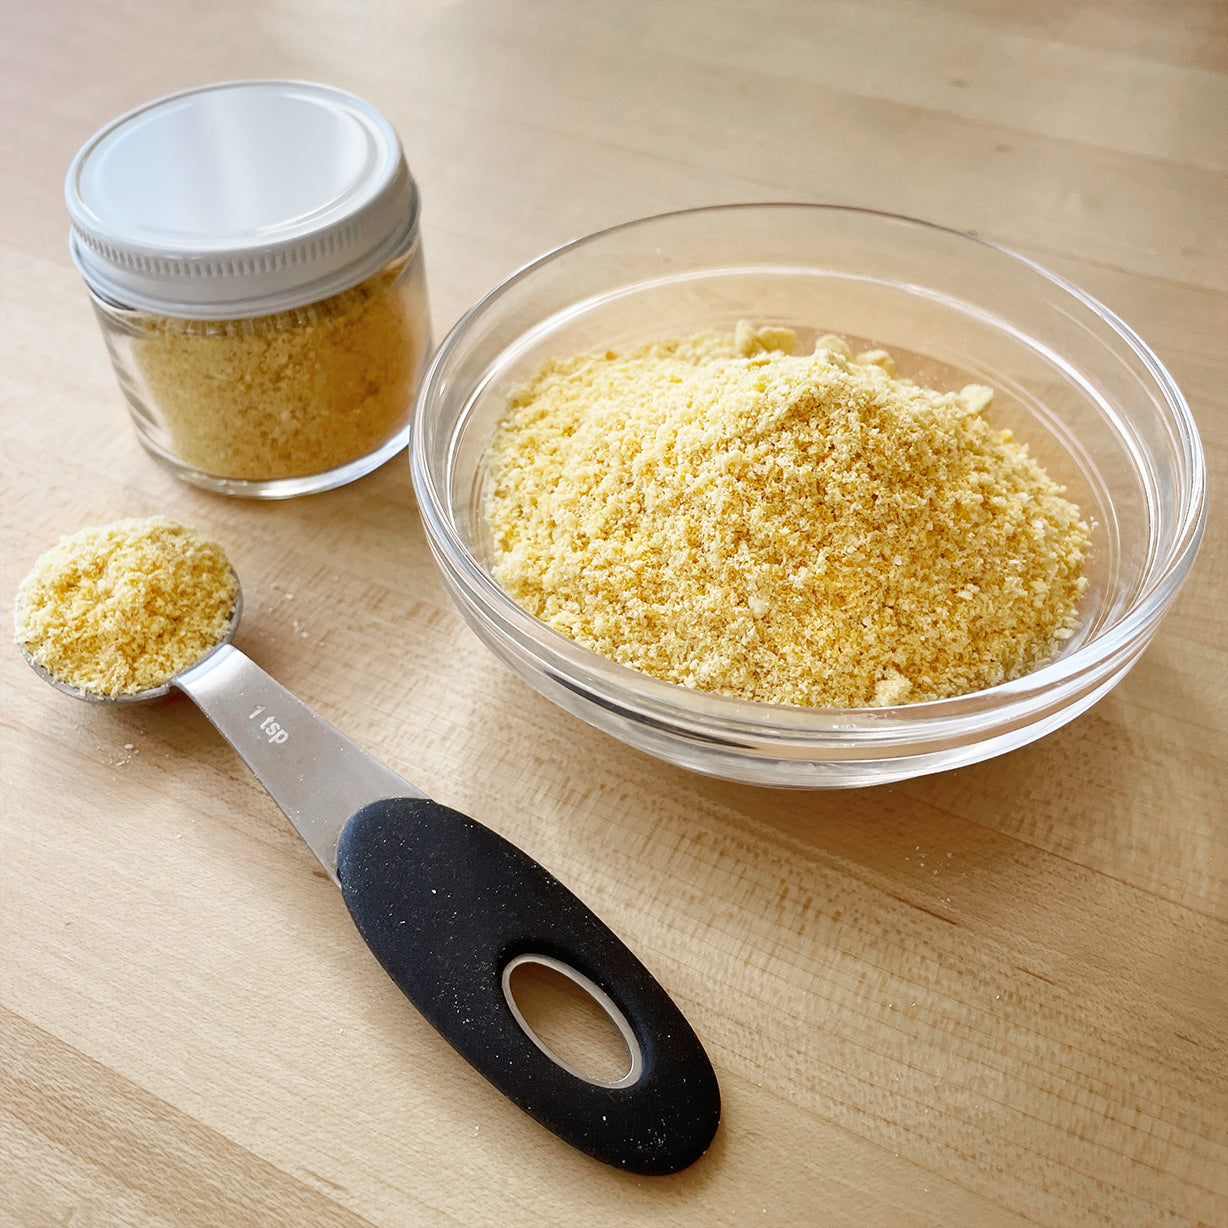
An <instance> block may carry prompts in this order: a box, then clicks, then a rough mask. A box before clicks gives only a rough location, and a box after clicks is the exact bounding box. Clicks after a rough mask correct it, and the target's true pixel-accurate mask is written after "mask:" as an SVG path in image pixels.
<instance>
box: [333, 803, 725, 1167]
mask: <svg viewBox="0 0 1228 1228" xmlns="http://www.w3.org/2000/svg"><path fill="white" fill-rule="evenodd" d="M337 871H338V877H339V879H340V882H341V891H342V894H343V895H344V897H345V902H346V904H347V905H348V907H349V910H350V914H351V915H352V916H353V918H354V922H355V924H356V925H357V926H358V930H359V932H360V933H361V934H362V936H363V938H364V939H365V940H366V942H367V945H368V946H369V947H370V948H371V950H372V951H373V952H374V953H375V956H376V958H377V959H378V960H379V961H380V963H381V964H382V965H383V966H384V969H385V971H386V972H387V973H388V975H389V976H390V977H391V978H392V980H393V981H394V982H395V983H396V985H397V986H398V987H399V988H400V989H401V991H402V992H403V993H404V994H405V996H406V997H407V998H409V1000H410V1001H411V1002H412V1003H413V1004H414V1005H415V1006H416V1007H417V1008H418V1010H419V1011H421V1012H422V1014H423V1015H424V1016H425V1017H426V1018H427V1020H429V1021H430V1023H431V1024H432V1025H433V1026H434V1027H435V1028H436V1029H437V1030H438V1031H439V1032H440V1034H441V1035H443V1036H444V1038H445V1039H447V1040H448V1041H449V1042H450V1043H451V1044H452V1046H453V1047H454V1048H455V1049H456V1050H457V1051H458V1052H459V1053H460V1054H461V1056H462V1057H464V1058H465V1059H466V1060H467V1061H468V1062H469V1063H470V1064H471V1065H473V1066H474V1067H475V1069H477V1070H478V1071H479V1072H480V1073H481V1074H483V1075H485V1077H486V1078H487V1079H489V1080H490V1082H491V1083H493V1084H494V1085H495V1086H496V1087H497V1088H498V1089H499V1090H500V1091H501V1092H503V1093H504V1095H506V1096H507V1097H509V1098H510V1099H511V1100H512V1101H513V1102H514V1103H515V1104H518V1105H519V1106H520V1107H521V1108H522V1109H524V1110H525V1112H527V1113H529V1114H530V1115H531V1116H532V1117H534V1118H536V1119H537V1120H538V1121H539V1122H541V1124H542V1125H544V1126H546V1127H547V1128H548V1129H550V1130H553V1131H554V1133H555V1134H557V1135H558V1136H559V1137H560V1138H562V1139H565V1140H566V1141H567V1142H568V1143H571V1144H572V1145H573V1146H575V1147H578V1148H579V1149H580V1150H581V1151H584V1152H587V1153H588V1154H589V1155H591V1156H595V1157H596V1158H597V1159H599V1160H603V1161H605V1162H606V1163H607V1164H613V1165H615V1166H617V1167H619V1168H624V1169H628V1170H630V1171H632V1172H636V1173H644V1174H663V1173H672V1172H677V1171H678V1170H679V1169H682V1168H685V1167H686V1166H687V1165H688V1164H691V1163H692V1162H693V1161H695V1160H697V1159H698V1158H699V1157H700V1156H701V1155H702V1154H703V1152H704V1151H705V1150H706V1148H707V1147H708V1144H709V1143H710V1142H711V1141H712V1137H713V1135H714V1133H715V1132H716V1127H717V1123H718V1121H719V1119H720V1091H719V1089H718V1087H717V1082H716V1076H715V1074H714V1073H713V1070H712V1066H711V1063H710V1062H709V1061H708V1058H707V1055H706V1054H705V1053H704V1050H703V1046H702V1045H701V1044H700V1042H699V1039H698V1038H697V1037H696V1035H695V1033H694V1032H693V1031H692V1029H691V1026H690V1024H688V1023H687V1021H686V1019H685V1018H684V1017H683V1015H682V1012H681V1011H680V1010H679V1009H678V1007H677V1006H676V1005H675V1004H674V1002H673V1001H672V999H671V998H670V997H669V995H668V994H667V993H666V992H665V990H664V989H662V988H661V986H660V985H659V984H658V983H657V981H656V980H654V979H653V977H652V975H651V974H650V973H649V972H648V970H647V969H646V968H645V967H644V965H643V964H641V963H640V961H639V960H638V959H636V957H635V956H634V955H633V954H632V953H631V952H630V951H629V950H628V949H627V947H626V946H625V945H624V944H623V942H622V941H621V940H620V939H619V938H618V937H617V936H616V935H615V934H614V933H613V932H612V931H611V930H610V929H609V927H608V926H606V925H605V924H604V923H603V922H602V921H601V920H599V919H598V918H597V917H596V916H595V915H594V914H593V913H592V912H591V911H590V910H589V909H588V908H587V907H586V906H585V905H584V904H582V903H581V902H580V900H578V899H577V898H576V897H575V896H574V895H573V894H572V893H571V892H570V891H569V890H568V889H567V888H566V887H564V886H563V884H562V883H560V882H559V880H558V879H557V878H555V877H554V876H553V875H551V874H550V873H548V872H547V871H546V870H545V869H543V868H542V866H540V865H539V864H538V863H537V862H536V861H534V860H533V859H532V858H531V857H529V856H528V855H526V854H525V853H523V852H522V851H521V850H520V849H518V848H516V846H515V845H512V844H509V843H508V841H506V840H505V839H503V837H502V836H500V835H498V834H497V833H495V832H493V831H491V830H490V829H488V828H486V827H483V826H482V825H481V824H480V823H476V822H474V820H473V819H470V818H467V817H466V816H465V815H463V814H459V813H458V812H457V811H455V810H450V809H448V808H447V807H446V806H441V805H439V804H438V803H436V802H433V801H430V800H426V799H417V798H388V799H386V800H383V801H378V802H373V803H371V804H370V805H368V806H364V807H363V808H362V809H361V810H359V811H358V813H357V814H355V815H354V817H353V818H352V819H350V821H349V822H348V823H347V824H346V826H345V828H344V829H343V830H342V833H341V841H340V844H339V846H338V850H337ZM526 954H529V955H539V956H540V955H544V956H547V957H548V958H550V959H553V960H557V961H559V962H560V963H562V964H564V965H566V966H568V967H570V968H572V969H574V970H575V971H576V972H579V973H580V974H581V975H582V976H583V977H585V978H586V979H587V980H589V981H590V982H592V983H593V984H595V985H596V986H597V987H598V988H599V989H601V990H602V991H604V993H605V994H606V995H608V997H609V999H611V1000H612V1002H613V1004H614V1005H615V1007H616V1008H617V1009H618V1011H619V1012H621V1014H622V1016H623V1017H624V1019H625V1020H626V1022H627V1024H629V1025H630V1029H631V1031H632V1033H633V1035H634V1040H635V1042H636V1045H637V1046H638V1050H639V1056H641V1057H642V1062H641V1063H640V1069H639V1070H638V1077H636V1078H635V1080H634V1081H633V1082H630V1083H627V1084H624V1085H621V1086H619V1085H613V1084H608V1083H597V1082H594V1081H590V1080H587V1079H584V1078H582V1077H580V1076H578V1075H576V1074H573V1073H572V1072H571V1071H569V1070H567V1069H565V1068H564V1067H562V1066H560V1065H559V1064H558V1063H557V1062H555V1061H554V1060H552V1059H551V1058H550V1057H548V1056H547V1055H546V1053H545V1052H543V1050H542V1049H541V1048H539V1046H538V1045H537V1044H536V1043H535V1042H534V1041H533V1040H532V1039H531V1037H530V1035H529V1034H528V1033H527V1032H526V1031H525V1029H524V1027H522V1026H521V1023H520V1021H519V1020H518V1019H517V1018H516V1016H515V1014H514V1013H513V1010H512V1007H511V1004H510V1002H509V998H508V994H507V993H506V992H505V989H504V984H503V971H504V969H505V968H506V967H507V966H508V964H509V962H510V961H512V960H513V959H515V958H516V957H517V956H520V955H526Z"/></svg>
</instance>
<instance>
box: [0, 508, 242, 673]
mask: <svg viewBox="0 0 1228 1228" xmlns="http://www.w3.org/2000/svg"><path fill="white" fill-rule="evenodd" d="M237 594H238V581H237V580H236V578H235V574H234V571H233V570H232V569H231V566H230V564H229V562H228V561H227V559H226V555H225V554H224V553H223V551H222V548H221V547H220V546H219V545H218V544H217V543H216V542H214V541H211V540H210V539H209V538H207V537H203V536H201V534H199V533H196V532H195V531H193V530H192V529H188V528H185V527H184V526H183V525H181V524H177V523H176V522H175V521H173V520H169V519H167V518H166V517H165V516H150V517H147V518H145V519H132V520H119V521H116V522H115V523H113V524H109V525H104V526H102V527H101V528H89V529H82V530H81V531H80V532H78V533H74V534H72V535H71V536H68V537H63V538H61V539H60V541H59V544H58V545H56V546H55V547H54V548H52V549H51V550H49V551H47V553H46V554H44V555H43V556H42V557H41V558H40V559H39V560H38V561H37V562H36V563H35V565H34V569H33V570H32V571H31V573H30V574H29V575H28V576H27V577H26V578H25V580H24V581H22V584H21V586H20V587H19V589H18V590H17V599H16V602H15V604H14V610H13V616H14V624H15V631H16V638H17V642H18V643H19V644H20V645H21V646H22V647H23V648H24V649H25V650H26V652H28V653H29V654H30V656H31V657H32V658H33V659H34V661H35V662H37V663H38V664H39V665H41V666H42V667H43V668H44V669H45V670H46V671H47V672H48V673H49V674H51V675H52V676H53V677H54V678H57V679H58V680H59V681H61V682H63V683H66V684H67V685H68V686H71V687H74V688H76V689H77V690H79V691H85V692H87V693H89V694H93V695H130V694H134V693H136V692H138V691H145V690H149V689H151V688H154V687H158V686H162V685H163V684H164V683H165V682H166V681H167V680H168V679H169V678H170V677H172V676H173V675H174V674H177V673H179V672H180V671H182V670H184V669H187V667H188V666H189V665H192V664H193V663H194V662H196V661H197V660H199V659H200V658H201V657H202V656H203V655H204V654H205V653H206V652H207V651H208V650H209V649H210V648H212V647H214V646H215V645H216V644H218V643H219V642H220V641H221V639H222V637H223V635H224V634H225V632H226V630H227V627H228V624H229V621H230V618H231V615H232V613H233V611H234V605H235V599H236V596H237Z"/></svg>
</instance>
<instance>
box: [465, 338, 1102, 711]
mask: <svg viewBox="0 0 1228 1228" xmlns="http://www.w3.org/2000/svg"><path fill="white" fill-rule="evenodd" d="M794 347H795V337H794V335H793V334H792V333H790V332H788V331H787V330H783V329H770V330H768V329H764V330H758V331H756V330H754V329H752V328H750V327H749V326H746V325H740V326H739V328H738V330H737V333H736V334H735V335H732V336H731V335H728V334H724V335H721V334H702V335H699V336H693V337H688V338H682V339H673V340H663V341H660V342H657V343H654V344H649V345H645V346H642V347H639V348H636V349H633V350H630V351H628V352H625V353H621V354H620V353H614V352H607V353H604V354H596V355H581V356H576V357H571V358H564V359H555V360H551V361H548V362H546V363H545V364H544V365H543V366H542V367H541V368H540V369H539V370H538V372H537V373H536V375H535V376H534V377H533V378H532V379H531V380H530V382H529V383H528V384H527V385H526V386H525V387H523V388H521V389H519V390H518V391H516V392H515V394H514V395H513V396H512V398H511V402H510V406H509V410H508V413H507V415H506V416H505V418H504V420H503V421H502V422H501V424H500V426H499V428H498V430H497V433H496V436H495V439H494V441H493V444H492V447H491V450H490V454H489V457H488V475H487V485H486V489H485V499H486V511H487V515H488V519H489V523H490V527H491V530H492V536H493V541H494V547H495V558H494V563H493V572H494V575H495V578H496V579H497V580H498V581H499V582H500V584H502V585H503V587H504V588H505V589H506V590H507V591H508V592H509V593H510V594H511V596H512V597H513V598H515V600H516V601H517V602H519V603H520V604H521V605H522V606H523V607H524V608H525V609H526V610H528V611H529V612H530V613H531V614H533V615H535V616H537V617H538V618H541V619H543V620H544V621H545V622H546V623H548V624H549V625H550V626H552V627H554V628H555V629H556V630H558V631H560V632H562V633H563V634H564V635H567V636H569V637H570V638H572V639H574V640H576V641H577V642H579V643H581V644H584V645H586V646H588V647H589V648H592V649H593V650H595V651H596V652H598V653H601V654H602V655H604V656H606V657H608V658H610V659H612V660H614V661H618V662H621V663H623V664H625V665H629V666H632V667H634V668H635V669H638V670H641V671H643V672H644V673H647V674H650V675H652V676H654V677H656V678H661V679H664V680H665V681H668V682H674V683H679V684H681V685H683V686H687V687H693V688H697V689H700V690H706V691H718V692H722V693H725V694H729V695H733V696H737V697H739V698H743V699H749V700H756V701H762V702H767V703H779V704H794V705H803V706H811V707H838V708H856V707H882V706H891V705H896V704H901V703H910V702H917V701H923V700H932V699H941V698H945V697H949V696H953V695H960V694H965V693H968V692H971V691H976V690H980V689H982V688H984V687H989V686H993V685H995V684H997V683H1000V682H1004V681H1006V680H1008V679H1011V678H1016V677H1019V676H1020V675H1022V674H1025V673H1027V672H1029V671H1031V670H1033V669H1035V668H1036V667H1037V666H1038V665H1040V664H1042V663H1043V662H1044V661H1046V660H1047V659H1048V658H1049V657H1051V656H1052V655H1053V653H1054V652H1055V651H1056V650H1057V649H1058V647H1059V646H1060V645H1061V643H1062V642H1063V640H1065V639H1067V638H1069V636H1070V635H1071V633H1072V631H1073V629H1074V628H1075V627H1076V626H1077V615H1078V604H1079V600H1080V598H1081V596H1082V595H1083V593H1084V591H1085V589H1086V579H1085V578H1084V574H1083V564H1084V560H1085V557H1086V555H1087V552H1088V548H1089V535H1088V530H1087V526H1086V525H1085V524H1084V523H1083V521H1082V519H1081V517H1080V513H1079V509H1078V508H1077V507H1076V506H1075V505H1074V504H1073V503H1071V502H1070V501H1068V500H1067V499H1066V498H1065V497H1064V494H1063V491H1062V489H1061V488H1060V487H1058V486H1057V485H1056V484H1055V483H1054V482H1053V481H1052V480H1051V479H1050V478H1049V477H1048V476H1047V475H1046V474H1045V472H1044V471H1043V470H1042V469H1041V468H1040V466H1039V465H1038V464H1037V463H1036V462H1035V461H1034V460H1033V459H1032V458H1031V456H1030V455H1029V453H1028V451H1027V449H1026V448H1025V447H1023V446H1021V445H1019V444H1017V443H1015V442H1014V441H1013V439H1012V436H1011V433H1010V431H1004V430H999V429H995V428H994V427H993V426H991V425H990V424H989V422H987V421H986V419H985V418H984V417H983V416H982V411H983V410H984V409H985V408H986V407H987V406H988V405H989V403H990V400H991V398H992V393H991V391H990V390H989V389H988V388H985V387H982V386H979V385H970V386H968V387H966V388H963V389H962V390H960V391H958V392H946V393H942V392H937V391H933V390H930V389H926V388H922V387H918V386H916V385H915V384H913V383H910V382H909V381H906V380H903V379H897V378H896V377H895V375H894V369H893V365H892V362H891V359H890V357H889V356H888V355H887V354H885V353H883V352H882V351H873V352H869V353H865V354H861V355H857V356H854V355H853V354H852V353H850V351H849V349H848V347H847V346H846V345H845V344H844V343H843V342H842V341H841V340H839V339H838V338H835V337H825V338H822V339H821V340H820V342H819V343H818V345H817V346H816V348H815V351H814V353H812V354H806V355H794V354H793V353H792V350H793V349H794Z"/></svg>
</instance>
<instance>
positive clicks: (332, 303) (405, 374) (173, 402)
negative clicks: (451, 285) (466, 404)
mask: <svg viewBox="0 0 1228 1228" xmlns="http://www.w3.org/2000/svg"><path fill="white" fill-rule="evenodd" d="M419 272H420V270H419V267H418V265H417V264H416V263H411V264H410V265H409V266H408V268H407V267H406V264H405V261H401V262H398V263H397V264H395V265H393V266H391V267H389V268H386V269H384V270H383V271H382V272H380V273H379V274H377V275H376V276H374V277H372V278H369V279H368V280H367V281H365V282H363V283H362V284H361V285H359V286H356V287H354V288H353V289H350V290H346V291H343V292H342V293H340V294H336V295H333V296H332V297H331V298H326V299H324V300H322V301H321V302H318V303H314V304H311V305H309V306H306V307H301V308H297V309H295V310H293V311H283V312H278V313H276V314H273V315H265V316H257V317H255V318H252V319H239V320H187V319H179V318H175V317H170V316H144V315H142V316H138V317H136V319H137V325H136V327H135V329H134V334H135V335H134V338H133V342H132V346H133V360H134V364H135V366H136V369H137V372H138V373H139V380H140V382H141V384H143V387H138V388H137V389H136V392H137V394H138V395H139V396H140V397H141V399H143V400H145V401H147V402H148V411H147V412H149V413H150V414H151V416H152V418H153V419H154V421H155V422H157V423H161V424H162V425H163V426H164V427H165V431H166V433H167V434H168V436H169V448H170V451H171V452H172V453H173V454H174V456H175V457H176V458H177V459H178V460H180V461H181V462H183V463H184V464H186V465H188V466H190V467H192V468H194V469H198V470H201V471H203V472H204V473H207V474H210V475H213V476H215V477H223V478H232V479H240V480H248V481H272V480H275V479H278V478H292V477H305V476H307V475H310V474H316V473H324V472H327V471H328V470H331V469H336V468H338V467H340V466H341V465H344V464H347V463H348V462H350V461H354V460H358V459H360V458H362V457H364V456H368V455H370V453H372V452H374V451H375V450H376V449H378V448H379V447H381V446H382V445H383V444H385V443H386V442H387V441H388V440H389V439H391V438H392V437H393V436H394V435H395V434H396V433H397V431H398V430H400V429H401V428H402V427H403V426H404V425H405V424H406V422H408V420H409V414H410V409H411V406H412V402H413V393H414V385H415V376H416V371H417V367H418V364H419V362H420V360H421V358H422V357H423V352H424V350H425V348H426V344H427V338H426V334H427V331H428V330H429V323H428V321H427V319H426V307H425V293H424V289H423V286H422V284H421V277H420V276H419Z"/></svg>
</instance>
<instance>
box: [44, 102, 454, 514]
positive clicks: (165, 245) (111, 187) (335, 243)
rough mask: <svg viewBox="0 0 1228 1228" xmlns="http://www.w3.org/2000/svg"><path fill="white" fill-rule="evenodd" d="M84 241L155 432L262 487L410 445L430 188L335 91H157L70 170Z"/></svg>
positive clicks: (145, 434) (115, 339) (202, 481)
mask: <svg viewBox="0 0 1228 1228" xmlns="http://www.w3.org/2000/svg"><path fill="white" fill-rule="evenodd" d="M66 197H67V202H68V209H69V214H70V217H71V219H72V234H71V249H72V254H73V258H74V261H75V262H76V264H77V267H78V269H79V270H80V272H81V274H82V276H83V278H84V279H85V282H86V284H87V286H88V288H89V290H90V293H91V296H92V299H93V303H94V308H95V312H96V314H97V317H98V320H99V323H100V325H101V328H102V332H103V336H104V338H105V340H106V343H107V348H108V351H109V353H110V357H111V361H112V364H113V366H114V368H115V372H116V375H117V377H118V380H119V384H120V387H121V389H122V390H123V392H124V395H125V396H126V398H127V400H128V404H129V406H130V409H131V411H132V418H133V422H134V424H135V426H136V430H137V435H138V437H139V439H140V442H141V443H142V444H143V445H144V446H145V448H146V449H147V450H148V451H149V452H150V453H151V454H152V455H153V456H154V458H155V459H156V460H158V461H159V462H160V463H162V464H163V465H164V466H166V467H167V468H168V469H169V470H170V471H171V472H173V473H174V474H176V475H177V476H178V477H180V478H182V479H184V480H186V481H188V482H191V483H193V484H195V485H198V486H202V487H205V488H206V489H210V490H215V491H219V492H221V493H225V494H231V495H244V496H249V497H256V498H285V497H288V496H293V495H300V494H308V493H312V492H315V491H321V490H327V489H329V488H332V487H335V486H339V485H342V484H343V483H346V482H349V481H352V480H354V479H355V478H357V477H360V476H362V475H363V474H365V473H368V472H370V471H371V470H372V469H374V468H376V467H377V466H378V465H380V464H382V463H383V462H384V461H385V460H387V459H388V458H389V457H391V456H392V455H394V454H395V453H397V452H400V451H402V450H403V449H404V448H405V446H406V443H407V440H408V433H409V422H410V414H411V409H412V405H413V400H414V394H415V392H416V389H417V383H418V378H419V375H420V372H421V370H422V367H423V365H424V361H425V358H426V357H427V355H428V354H429V351H430V347H431V335H430V318H429V309H428V303H427V293H426V278H425V269H424V263H423V257H422V248H421V242H420V238H419V230H418V215H419V199H418V191H417V186H416V184H415V183H414V180H413V178H412V176H411V175H410V173H409V169H408V167H407V165H406V162H405V157H404V153H403V151H402V148H401V144H400V141H399V139H398V138H397V135H396V133H395V131H394V130H393V129H392V127H391V125H390V124H389V123H388V121H387V120H385V119H384V118H383V117H382V116H381V115H379V113H378V112H376V111H374V110H373V109H371V108H370V107H369V106H368V105H367V104H366V103H364V102H362V101H361V100H359V99H357V98H354V97H353V96H352V95H349V94H345V93H342V92H340V91H337V90H334V89H331V88H329V87H326V86H320V85H314V84H309V83H299V82H287V81H245V82H232V83H226V84H222V85H215V86H208V87H205V88H203V89H199V90H189V91H185V92H184V93H181V94H175V95H171V96H170V97H167V98H163V99H159V100H156V101H155V102H152V103H149V104H148V105H147V106H145V107H142V108H139V109H137V110H136V111H133V112H131V113H129V114H128V115H125V116H121V117H120V118H119V119H117V120H115V121H114V122H113V123H112V124H110V125H108V126H107V127H105V128H103V129H102V130H101V131H100V132H99V133H98V134H96V135H95V136H94V137H93V138H92V139H91V140H90V141H89V142H87V143H86V145H85V146H84V147H83V148H82V149H81V151H80V152H79V153H78V154H77V156H76V158H75V159H74V161H73V163H72V166H71V167H70V169H69V173H68V179H67V184H66Z"/></svg>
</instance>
